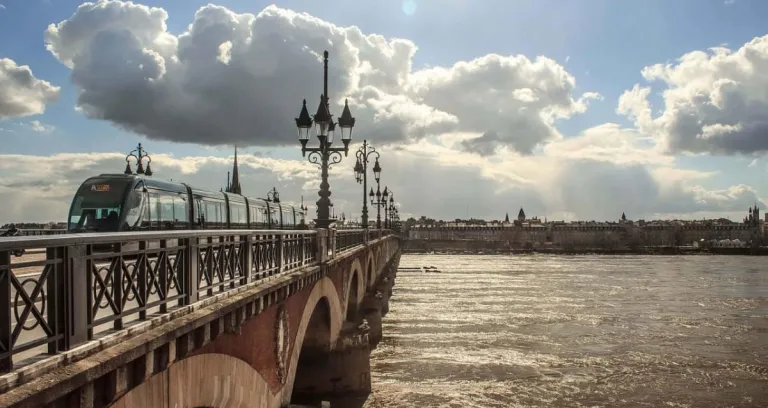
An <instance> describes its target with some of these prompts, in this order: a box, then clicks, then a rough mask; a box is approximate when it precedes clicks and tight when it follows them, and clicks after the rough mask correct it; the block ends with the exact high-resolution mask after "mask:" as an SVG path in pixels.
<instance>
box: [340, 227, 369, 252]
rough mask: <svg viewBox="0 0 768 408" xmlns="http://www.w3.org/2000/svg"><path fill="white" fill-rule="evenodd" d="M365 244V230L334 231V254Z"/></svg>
mask: <svg viewBox="0 0 768 408" xmlns="http://www.w3.org/2000/svg"><path fill="white" fill-rule="evenodd" d="M364 244H365V230H362V229H356V230H353V229H345V230H337V231H336V248H335V249H336V252H337V253H338V252H341V251H344V250H346V249H349V248H352V247H354V246H356V245H364Z"/></svg>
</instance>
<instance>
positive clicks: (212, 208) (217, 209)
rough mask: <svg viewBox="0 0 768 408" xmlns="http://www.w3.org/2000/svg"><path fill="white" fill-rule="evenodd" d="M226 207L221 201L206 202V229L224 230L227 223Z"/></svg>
mask: <svg viewBox="0 0 768 408" xmlns="http://www.w3.org/2000/svg"><path fill="white" fill-rule="evenodd" d="M223 207H224V206H223V205H222V203H221V202H219V201H205V224H206V228H223V227H224V224H225V222H226V218H225V215H226V214H224V211H223V210H224V208H223Z"/></svg>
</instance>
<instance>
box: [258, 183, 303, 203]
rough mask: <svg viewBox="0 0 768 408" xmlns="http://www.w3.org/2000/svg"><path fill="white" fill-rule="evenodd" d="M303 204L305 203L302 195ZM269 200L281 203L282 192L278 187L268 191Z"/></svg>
mask: <svg viewBox="0 0 768 408" xmlns="http://www.w3.org/2000/svg"><path fill="white" fill-rule="evenodd" d="M301 200H302V204H303V203H304V197H303V196H302V199H301ZM267 201H269V202H271V203H277V204H280V193H278V192H277V188H276V187H272V190H270V191H269V192H267Z"/></svg>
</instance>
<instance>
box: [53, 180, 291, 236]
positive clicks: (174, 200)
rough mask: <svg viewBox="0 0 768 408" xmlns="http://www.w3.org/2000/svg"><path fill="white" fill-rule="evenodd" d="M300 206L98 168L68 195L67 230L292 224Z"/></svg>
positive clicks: (284, 225) (254, 227)
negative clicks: (69, 201) (71, 195)
mask: <svg viewBox="0 0 768 408" xmlns="http://www.w3.org/2000/svg"><path fill="white" fill-rule="evenodd" d="M304 215H305V214H304V213H303V211H301V209H298V208H295V207H292V206H290V205H285V204H280V203H275V202H271V201H267V200H265V199H262V198H250V197H245V196H242V195H240V194H232V193H226V192H211V191H206V190H201V189H198V188H195V187H192V186H190V185H188V184H185V183H176V182H170V181H161V180H155V179H151V178H147V177H144V176H141V175H126V174H102V175H100V176H96V177H91V178H89V179H87V180H85V181H84V182H83V184H82V185H81V186H80V188H78V189H77V193H76V194H75V197H74V198H73V200H72V205H71V206H70V209H69V217H68V218H67V232H69V233H80V232H119V231H135V232H141V231H155V230H188V229H198V230H199V229H289V230H290V229H297V228H298V226H299V224H300V223H301V222H302V220H303V219H304Z"/></svg>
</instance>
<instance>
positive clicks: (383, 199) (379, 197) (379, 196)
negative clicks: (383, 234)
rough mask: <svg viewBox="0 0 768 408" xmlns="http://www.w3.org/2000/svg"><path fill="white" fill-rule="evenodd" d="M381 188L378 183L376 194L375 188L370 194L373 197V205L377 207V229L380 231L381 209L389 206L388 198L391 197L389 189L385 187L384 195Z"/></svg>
mask: <svg viewBox="0 0 768 408" xmlns="http://www.w3.org/2000/svg"><path fill="white" fill-rule="evenodd" d="M380 187H381V185H379V183H378V182H377V183H376V193H374V192H373V187H371V193H370V194H368V195H369V196H370V197H371V205H375V206H376V228H378V229H381V207H382V206H384V205H386V204H387V197H389V191H388V190H387V187H384V193H382V192H381V188H380ZM374 198H375V200H374Z"/></svg>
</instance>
